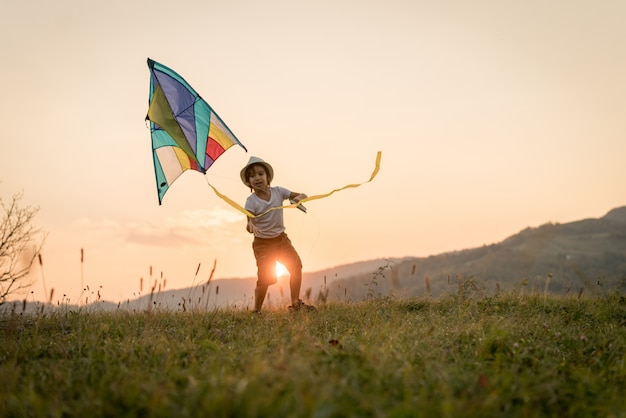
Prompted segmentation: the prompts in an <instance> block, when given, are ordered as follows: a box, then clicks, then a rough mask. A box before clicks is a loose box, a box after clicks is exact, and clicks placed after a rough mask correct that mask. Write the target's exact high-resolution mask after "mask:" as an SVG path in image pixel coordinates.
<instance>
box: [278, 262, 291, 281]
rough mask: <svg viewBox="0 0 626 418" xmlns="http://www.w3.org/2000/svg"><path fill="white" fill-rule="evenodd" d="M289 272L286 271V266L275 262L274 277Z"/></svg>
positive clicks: (279, 276)
mask: <svg viewBox="0 0 626 418" xmlns="http://www.w3.org/2000/svg"><path fill="white" fill-rule="evenodd" d="M288 274H289V272H288V271H287V267H285V266H283V265H282V264H280V263H279V262H278V261H277V262H276V277H277V278H279V279H280V278H281V277H284V276H287V275H288Z"/></svg>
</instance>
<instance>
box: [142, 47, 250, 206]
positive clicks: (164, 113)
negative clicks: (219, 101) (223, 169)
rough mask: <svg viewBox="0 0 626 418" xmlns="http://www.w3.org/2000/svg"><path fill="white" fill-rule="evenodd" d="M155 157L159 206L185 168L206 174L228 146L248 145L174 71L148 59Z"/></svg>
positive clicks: (147, 118) (151, 130)
mask: <svg viewBox="0 0 626 418" xmlns="http://www.w3.org/2000/svg"><path fill="white" fill-rule="evenodd" d="M148 68H149V69H150V99H149V104H150V106H149V108H148V114H147V115H146V120H147V121H150V134H151V137H152V156H153V158H154V173H155V175H156V182H157V191H158V195H159V205H160V204H161V202H162V201H163V196H164V195H165V192H167V189H168V188H169V187H170V186H171V185H172V183H173V182H174V181H175V180H176V179H177V178H178V177H179V176H180V175H181V174H182V173H183V172H185V171H186V170H196V171H199V172H201V173H202V174H205V173H206V171H207V170H208V169H209V167H211V165H212V164H213V163H214V162H215V160H217V159H218V158H219V156H220V155H222V154H223V153H224V151H226V150H227V149H228V148H230V147H232V146H233V145H235V144H237V145H239V146H241V147H242V148H243V149H244V150H246V152H247V151H248V150H247V149H246V147H245V146H243V144H242V143H241V142H239V140H238V139H237V137H236V136H235V134H233V133H232V131H231V130H230V129H229V128H228V126H226V124H225V123H224V121H222V119H220V117H219V116H218V115H217V113H215V111H214V110H213V108H211V106H209V104H208V103H207V102H205V101H204V99H202V97H200V95H199V94H198V93H196V91H195V90H194V89H193V88H192V87H191V86H190V85H189V84H188V83H187V82H186V81H185V80H184V79H183V78H182V77H181V76H180V75H178V74H177V73H176V72H175V71H173V70H171V69H170V68H167V67H166V66H164V65H161V64H159V63H158V62H156V61H153V60H151V59H150V58H148Z"/></svg>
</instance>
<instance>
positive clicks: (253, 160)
mask: <svg viewBox="0 0 626 418" xmlns="http://www.w3.org/2000/svg"><path fill="white" fill-rule="evenodd" d="M253 164H261V165H262V166H263V167H265V170H266V171H267V182H268V183H271V182H272V179H273V178H274V169H273V168H272V166H271V165H270V164H269V163H266V162H265V161H263V160H262V159H260V158H259V157H250V160H249V161H248V164H246V166H245V167H244V168H242V169H241V172H240V173H239V177H241V181H243V184H245V185H246V186H248V187H252V186H251V185H250V183H249V182H248V179H247V178H246V170H247V169H248V167H250V166H251V165H253Z"/></svg>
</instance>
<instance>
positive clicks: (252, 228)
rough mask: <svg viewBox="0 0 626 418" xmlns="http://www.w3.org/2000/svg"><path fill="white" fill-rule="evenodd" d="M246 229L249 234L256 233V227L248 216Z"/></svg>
mask: <svg viewBox="0 0 626 418" xmlns="http://www.w3.org/2000/svg"><path fill="white" fill-rule="evenodd" d="M246 231H248V232H249V233H251V234H255V235H256V233H257V229H256V225H255V224H254V220H252V219H250V218H248V224H247V225H246Z"/></svg>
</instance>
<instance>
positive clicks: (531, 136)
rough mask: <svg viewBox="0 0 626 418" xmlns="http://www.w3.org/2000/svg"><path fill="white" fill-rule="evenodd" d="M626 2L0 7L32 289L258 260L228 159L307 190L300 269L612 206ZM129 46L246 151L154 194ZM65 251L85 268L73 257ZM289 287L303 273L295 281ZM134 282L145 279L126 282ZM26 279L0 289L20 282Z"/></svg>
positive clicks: (0, 193) (12, 177) (504, 231)
mask: <svg viewBox="0 0 626 418" xmlns="http://www.w3.org/2000/svg"><path fill="white" fill-rule="evenodd" d="M624 22H626V2H623V1H611V0H605V1H601V2H592V1H575V0H574V1H570V0H567V1H565V0H563V1H550V2H546V1H539V0H530V1H528V0H524V1H507V2H503V1H495V0H493V1H481V0H479V1H471V2H468V1H464V0H402V1H401V0H385V1H367V0H365V1H355V0H352V1H347V0H328V1H327V0H321V1H315V2H313V1H290V0H269V1H241V0H232V1H212V0H207V1H199V0H194V1H187V0H180V1H177V2H172V1H161V0H152V1H128V0H109V1H106V2H87V1H82V0H55V1H44V0H32V1H31V0H29V1H14V0H0V47H1V52H2V54H1V57H2V64H1V65H0V80H2V83H3V85H2V93H1V94H0V120H1V123H2V127H3V129H2V134H1V137H0V140H1V141H2V142H1V149H0V197H2V199H3V200H4V201H5V202H6V201H8V200H10V198H11V196H12V195H13V194H14V193H17V192H20V191H23V193H24V197H23V200H22V203H23V204H24V205H32V206H37V207H39V213H38V215H37V217H36V218H35V221H36V225H37V226H39V227H40V228H41V229H42V230H44V231H45V232H46V233H47V238H46V242H45V246H44V248H43V252H42V256H43V258H42V259H43V263H44V265H43V269H42V268H40V266H39V264H35V265H34V266H33V269H32V274H31V276H30V277H31V279H32V280H34V284H33V286H32V287H30V288H29V289H28V290H27V291H28V292H33V293H32V295H29V296H28V297H29V298H34V299H37V300H43V299H45V296H44V291H43V283H42V278H44V279H45V284H46V286H47V289H48V290H50V289H51V288H54V289H55V292H56V295H57V296H55V300H56V299H58V298H59V297H61V296H62V295H63V294H65V295H67V297H68V298H70V299H71V300H72V301H77V299H78V297H79V294H80V293H81V292H80V289H81V280H82V281H83V285H84V286H90V289H91V290H92V291H93V289H99V290H100V291H101V294H102V297H103V298H104V299H106V300H110V301H114V302H117V301H120V300H126V299H127V298H131V299H132V298H133V296H134V295H135V294H136V293H137V292H138V291H139V283H140V278H144V280H146V283H147V280H148V279H149V270H150V266H152V269H153V276H152V277H153V279H154V278H155V277H160V275H161V274H163V277H165V278H166V279H167V288H170V289H173V288H184V287H187V286H189V285H191V284H192V281H193V280H194V275H195V272H196V269H197V267H198V264H199V263H201V268H200V272H199V275H198V279H197V280H206V279H207V278H208V275H209V273H210V271H211V268H212V265H213V262H214V260H217V269H216V278H230V277H250V276H254V275H255V273H256V268H255V262H254V257H253V255H252V249H251V241H252V236H251V235H249V234H248V233H247V232H246V231H245V217H244V215H242V214H241V213H239V212H237V211H235V210H234V209H232V208H231V207H230V206H228V205H227V204H226V203H224V202H223V201H221V200H220V199H219V198H218V197H217V196H216V195H215V194H214V193H213V191H212V190H211V189H210V187H209V186H208V185H207V181H208V182H210V183H211V184H212V185H214V186H215V187H217V188H218V189H219V190H220V191H221V192H222V193H224V194H226V195H227V196H229V197H231V198H232V199H234V200H236V201H238V202H240V203H241V204H242V205H243V203H244V202H245V199H246V197H247V196H248V194H249V190H248V189H247V188H246V187H245V186H244V185H243V184H242V183H241V181H240V180H239V170H240V168H241V167H243V166H244V165H245V163H246V162H247V161H248V159H249V157H250V156H252V155H254V156H258V157H261V158H263V159H265V160H266V161H268V162H270V163H271V164H272V165H273V167H274V170H275V179H274V182H273V184H274V185H280V186H284V187H287V188H289V189H291V190H293V191H297V192H304V193H307V194H309V195H314V194H321V193H326V192H329V191H330V190H332V189H334V188H338V187H341V186H344V185H345V184H348V183H357V182H362V181H365V180H367V179H368V178H369V176H370V174H371V172H372V169H373V168H374V161H375V157H376V152H377V151H382V164H381V170H380V173H379V175H378V177H377V178H376V179H375V180H374V181H373V182H371V183H368V184H365V185H363V186H361V187H359V188H357V189H350V190H346V191H343V192H340V193H337V194H335V195H333V196H331V197H329V198H327V199H323V200H318V201H314V202H309V203H308V204H307V206H308V209H309V211H308V213H307V214H303V213H302V212H300V211H297V210H293V209H292V210H288V211H287V212H286V214H285V215H286V225H287V233H288V234H289V236H290V237H291V239H292V242H293V243H294V245H295V247H296V248H297V249H298V251H299V252H300V255H301V257H302V259H303V262H304V270H305V272H306V271H308V272H312V271H316V270H321V269H325V268H330V267H333V266H337V265H340V264H345V263H351V262H356V261H364V260H369V259H374V258H383V257H403V256H420V257H421V256H429V255H434V254H439V253H443V252H448V251H454V250H460V249H465V248H471V247H477V246H482V245H485V244H492V243H496V242H499V241H501V240H503V239H505V238H507V237H508V236H511V235H513V234H516V233H517V232H519V231H520V230H522V229H524V228H526V227H528V226H532V227H536V226H540V225H542V224H545V223H547V222H558V223H566V222H571V221H575V220H579V219H584V218H597V217H601V216H603V215H604V214H605V213H606V212H608V211H609V210H610V209H613V208H615V207H619V206H623V205H625V204H626V163H625V161H626V117H625V115H626V24H624ZM148 57H150V58H152V59H154V60H156V61H158V62H160V63H162V64H164V65H166V66H168V67H170V68H172V69H174V70H175V71H177V72H178V73H180V74H181V75H182V76H183V77H184V78H185V79H186V80H187V81H188V82H189V83H190V84H191V85H192V86H193V87H194V88H195V89H196V90H197V91H198V92H199V93H200V94H201V95H202V96H203V97H204V98H205V99H206V100H207V102H208V103H209V104H210V105H211V106H212V107H213V108H214V109H215V110H216V111H217V112H218V113H219V115H220V116H221V117H222V118H223V119H224V121H225V122H226V123H227V124H228V125H229V127H230V128H231V129H232V130H233V132H234V133H235V134H236V135H237V137H238V138H239V139H240V140H241V142H242V143H243V144H244V145H245V146H246V147H247V148H248V153H246V152H245V151H244V150H243V149H241V148H239V147H233V148H231V149H229V150H228V151H227V152H226V153H225V154H224V155H223V156H222V157H221V158H220V159H219V160H218V161H217V162H216V163H215V164H214V166H213V167H212V168H211V169H210V170H209V172H208V173H207V176H206V177H205V176H203V175H201V174H200V173H197V172H187V173H185V174H184V175H183V176H182V177H181V178H179V179H178V180H177V181H176V182H175V183H174V185H173V186H172V187H171V188H170V190H169V191H168V193H167V194H166V196H165V199H164V202H163V205H162V206H159V204H158V199H157V192H156V186H155V179H154V171H153V162H152V154H151V146H150V132H149V129H148V128H147V126H146V124H145V122H144V117H145V115H146V112H147V109H148V92H149V90H148V89H149V71H148V67H147V65H146V60H147V58H148ZM81 249H84V254H85V258H84V263H83V264H82V265H81V262H80V251H81ZM305 286H306V283H305ZM143 291H144V293H145V292H146V289H145V288H144V289H143ZM23 296H24V293H22V294H21V296H19V297H23Z"/></svg>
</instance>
